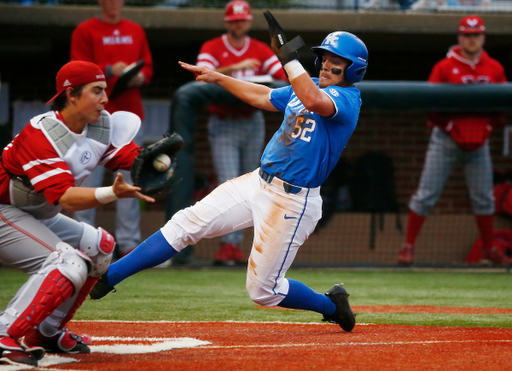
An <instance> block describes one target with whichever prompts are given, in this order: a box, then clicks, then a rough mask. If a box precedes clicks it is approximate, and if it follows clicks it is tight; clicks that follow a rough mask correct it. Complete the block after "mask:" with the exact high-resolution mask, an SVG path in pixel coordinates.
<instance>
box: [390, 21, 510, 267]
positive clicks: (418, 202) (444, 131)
mask: <svg viewBox="0 0 512 371" xmlns="http://www.w3.org/2000/svg"><path fill="white" fill-rule="evenodd" d="M458 29H459V36H458V41H459V44H458V45H456V46H453V47H451V48H450V50H449V51H448V54H447V57H446V58H445V59H443V60H441V61H440V62H438V63H437V64H436V65H435V66H434V68H433V70H432V73H431V74H430V77H429V79H428V81H429V82H431V83H450V84H492V83H504V82H506V81H507V80H506V77H505V72H504V69H503V66H502V65H501V64H500V63H499V62H498V61H496V60H494V59H492V58H491V57H489V55H488V54H487V52H486V51H485V50H484V49H483V45H484V42H485V26H484V23H483V21H482V19H481V18H479V17H477V16H468V17H464V18H462V19H461V21H460V23H459V28H458ZM503 118H504V117H503V115H501V114H474V113H473V114H471V113H468V114H432V115H431V117H430V122H429V125H431V126H433V127H434V128H433V130H432V134H431V136H430V143H429V146H428V150H427V154H426V159H425V165H424V168H423V173H422V174H421V180H420V185H419V188H418V190H417V191H416V193H415V194H414V196H413V197H412V199H411V202H410V204H409V208H410V214H409V222H408V226H407V235H406V241H405V244H404V246H403V247H402V248H401V249H400V253H399V256H398V263H399V264H411V263H413V261H414V245H415V242H416V238H417V237H418V234H419V232H420V230H421V227H422V226H423V223H424V221H425V217H426V215H427V214H428V213H429V211H430V210H431V208H432V207H433V206H434V204H435V203H436V202H437V200H438V199H439V196H440V195H441V191H442V189H443V186H444V184H445V182H446V179H447V178H448V175H449V174H450V172H451V170H452V167H453V165H454V164H455V162H456V161H461V162H462V163H463V165H464V171H465V175H466V183H467V185H468V188H469V194H470V198H471V205H472V207H473V211H474V213H475V218H476V223H477V225H478V229H479V230H480V235H481V236H482V240H483V256H484V258H487V259H489V260H491V261H493V262H496V263H502V262H505V260H506V259H507V257H506V256H504V254H503V253H500V251H497V250H493V249H492V232H493V214H494V197H493V179H492V163H491V154H490V150H489V141H488V138H489V135H490V134H491V130H492V128H493V127H495V126H496V125H498V124H499V123H500V122H501V121H502V120H503ZM504 259H505V260H504Z"/></svg>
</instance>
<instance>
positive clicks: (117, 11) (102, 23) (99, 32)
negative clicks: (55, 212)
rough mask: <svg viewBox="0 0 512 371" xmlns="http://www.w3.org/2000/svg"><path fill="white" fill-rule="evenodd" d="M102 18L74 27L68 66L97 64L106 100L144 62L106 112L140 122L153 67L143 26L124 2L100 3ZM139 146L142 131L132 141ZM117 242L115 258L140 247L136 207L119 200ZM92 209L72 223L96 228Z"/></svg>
mask: <svg viewBox="0 0 512 371" xmlns="http://www.w3.org/2000/svg"><path fill="white" fill-rule="evenodd" d="M98 3H99V5H100V6H101V15H100V16H97V17H94V18H91V19H89V20H88V21H85V22H83V23H81V24H79V25H78V27H77V28H76V29H75V31H74V32H73V35H72V38H71V60H82V61H88V62H93V63H96V64H97V65H98V66H99V67H100V68H101V69H102V70H103V71H104V73H105V75H106V81H107V91H106V93H107V96H110V93H111V91H112V88H113V87H114V85H115V84H116V82H117V79H118V77H119V75H121V74H122V73H123V70H124V69H125V68H126V67H127V66H128V65H130V64H132V63H134V62H138V61H143V62H144V66H143V67H142V69H141V71H140V72H139V73H138V74H137V75H136V76H134V77H133V78H132V80H131V81H130V82H129V83H128V86H129V89H127V90H125V91H124V92H123V93H121V94H120V95H118V96H116V97H114V98H113V99H109V101H108V103H107V104H106V105H105V109H106V110H107V111H108V112H109V113H114V112H116V111H127V112H133V113H135V114H136V115H137V116H139V117H140V119H141V120H144V110H143V107H142V98H141V96H140V88H141V86H142V85H147V84H149V82H150V80H151V77H152V76H153V61H152V58H151V52H150V50H149V45H148V42H147V40H146V34H145V33H144V30H143V29H142V27H141V26H139V25H138V24H137V23H135V22H132V21H130V20H128V19H124V18H122V17H121V12H122V8H123V4H124V0H98ZM134 141H135V143H137V144H138V145H142V142H143V136H142V131H140V132H139V133H137V136H136V137H135V138H134ZM121 173H122V174H123V177H124V179H125V180H126V181H127V182H128V183H130V184H132V183H131V178H130V173H129V172H128V171H127V172H124V170H121ZM104 174H105V168H103V167H98V168H96V170H95V171H93V172H92V174H91V175H90V176H89V177H88V178H87V180H86V181H85V182H84V184H83V185H84V186H85V187H100V186H101V185H102V183H103V176H104ZM116 206H117V217H116V233H115V235H116V241H117V245H118V246H117V248H118V250H119V254H120V255H121V256H123V255H126V254H127V253H128V252H129V251H130V250H133V248H135V246H137V245H138V244H139V243H140V241H141V237H140V227H139V223H140V206H139V202H138V200H136V199H123V200H120V201H118V202H117V203H116ZM95 215H96V209H90V210H85V211H80V212H77V213H75V218H76V220H78V221H80V222H85V223H88V224H90V225H94V219H95Z"/></svg>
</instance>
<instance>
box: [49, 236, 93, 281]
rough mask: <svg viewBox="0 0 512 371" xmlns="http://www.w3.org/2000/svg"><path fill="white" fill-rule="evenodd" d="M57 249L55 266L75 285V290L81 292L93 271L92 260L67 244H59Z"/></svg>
mask: <svg viewBox="0 0 512 371" xmlns="http://www.w3.org/2000/svg"><path fill="white" fill-rule="evenodd" d="M56 247H57V251H56V253H57V258H56V259H55V260H54V261H53V264H55V266H56V267H57V269H58V270H59V272H60V273H61V274H62V275H63V276H64V277H66V278H67V279H68V280H69V281H70V282H71V283H72V284H73V287H74V288H75V290H80V289H81V288H82V286H83V285H84V283H85V280H86V279H87V275H88V273H89V272H90V271H91V269H92V261H91V259H90V258H89V257H88V256H87V255H85V254H84V253H83V252H81V251H80V250H75V249H74V248H72V247H71V246H70V245H68V244H67V243H64V242H59V243H58V244H57V246H56Z"/></svg>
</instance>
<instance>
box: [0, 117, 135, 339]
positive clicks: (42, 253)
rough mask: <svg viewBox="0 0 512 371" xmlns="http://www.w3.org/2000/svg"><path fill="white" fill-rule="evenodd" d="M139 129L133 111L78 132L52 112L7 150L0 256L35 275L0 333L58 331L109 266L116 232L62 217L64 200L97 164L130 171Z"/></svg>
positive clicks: (0, 173)
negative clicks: (62, 201) (36, 327)
mask: <svg viewBox="0 0 512 371" xmlns="http://www.w3.org/2000/svg"><path fill="white" fill-rule="evenodd" d="M130 117H132V119H130ZM139 127H140V120H139V118H138V117H137V116H136V115H134V114H132V113H127V112H118V113H115V114H113V115H110V114H109V113H108V112H107V111H103V112H102V114H101V116H100V120H98V122H97V123H94V124H88V125H86V127H85V128H84V130H83V131H82V133H80V134H78V133H73V132H72V131H71V130H69V128H68V127H67V126H66V125H65V123H64V121H63V118H62V115H61V114H60V113H59V112H54V111H50V112H47V113H45V114H42V115H39V116H36V117H34V118H33V119H32V120H31V121H30V123H29V124H28V125H27V126H26V127H25V128H24V129H23V130H22V131H21V133H20V134H19V135H17V136H16V138H14V140H13V141H12V142H11V143H10V144H8V145H7V147H5V148H4V150H3V152H2V157H1V159H2V161H1V164H0V261H1V262H2V263H5V264H7V265H9V266H11V267H13V268H16V269H19V270H22V271H23V272H25V273H27V274H30V275H31V276H30V278H29V280H28V281H27V283H26V284H25V285H24V286H23V287H22V288H21V289H20V290H19V291H18V293H17V294H16V296H15V298H14V299H13V300H12V301H11V302H10V303H9V305H8V307H7V309H6V310H5V311H3V312H2V313H0V338H2V337H6V336H10V337H12V338H15V339H18V338H20V337H21V336H23V335H24V334H25V333H26V330H27V329H29V328H32V327H34V326H35V325H39V327H38V328H39V331H40V332H41V333H42V334H44V335H45V336H48V337H51V336H54V335H55V334H57V333H59V331H62V328H63V326H65V324H66V323H67V322H68V321H69V320H70V319H71V318H72V317H73V315H74V313H75V311H76V310H77V309H78V307H80V305H81V304H82V303H83V300H84V299H85V297H86V296H87V294H88V293H89V291H90V290H91V288H92V286H93V285H94V283H95V282H96V281H97V280H98V279H99V276H101V275H102V274H103V273H104V272H106V270H107V269H108V266H109V264H110V261H111V259H112V251H113V248H114V245H115V244H114V239H113V237H112V236H110V235H109V234H108V233H107V232H106V231H104V230H102V229H101V228H98V229H95V228H93V227H91V226H89V225H86V224H82V223H79V222H77V221H75V220H73V219H71V218H69V217H67V216H66V215H63V214H59V211H60V210H61V209H62V207H61V206H60V205H59V200H60V198H61V197H62V195H63V194H64V193H65V192H66V190H67V189H69V188H70V187H74V186H79V185H80V184H81V183H82V182H83V180H84V179H85V178H86V177H87V176H88V175H89V174H90V173H91V171H92V170H94V168H96V167H97V166H98V165H102V166H105V167H107V168H109V169H112V170H115V169H118V168H121V169H129V168H130V166H131V164H132V162H133V160H134V158H135V157H136V156H137V155H138V151H137V149H139V148H140V147H139V146H137V145H136V144H135V143H133V141H132V139H133V137H134V136H135V134H136V132H137V130H138V129H139ZM19 178H21V179H23V182H22V181H20V179H19ZM27 180H28V181H30V185H31V186H32V187H33V188H34V189H32V187H30V185H29V184H28V183H27V182H26V181H27ZM34 191H35V192H34ZM57 283H58V285H57ZM41 303H43V304H41ZM57 308H58V310H57ZM50 313H51V314H50ZM43 320H44V321H43ZM41 321H43V322H41Z"/></svg>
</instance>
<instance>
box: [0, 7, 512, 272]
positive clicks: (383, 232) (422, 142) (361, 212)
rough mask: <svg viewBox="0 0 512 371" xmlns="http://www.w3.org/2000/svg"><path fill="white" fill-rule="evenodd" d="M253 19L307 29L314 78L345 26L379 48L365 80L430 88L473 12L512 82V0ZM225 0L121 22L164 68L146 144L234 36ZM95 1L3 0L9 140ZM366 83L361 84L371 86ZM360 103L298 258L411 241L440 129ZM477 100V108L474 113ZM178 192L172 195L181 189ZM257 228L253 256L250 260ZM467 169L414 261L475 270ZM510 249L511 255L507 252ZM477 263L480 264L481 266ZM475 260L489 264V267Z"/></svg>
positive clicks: (153, 90) (201, 256)
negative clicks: (364, 195)
mask: <svg viewBox="0 0 512 371" xmlns="http://www.w3.org/2000/svg"><path fill="white" fill-rule="evenodd" d="M250 3H251V6H252V9H253V14H254V23H253V26H252V29H251V32H250V33H249V35H250V36H251V37H253V38H256V39H258V40H261V41H264V42H267V43H268V41H269V40H268V39H269V37H268V30H267V24H266V22H265V20H264V18H263V15H262V11H263V10H265V9H271V10H272V12H273V14H274V15H275V17H276V18H277V19H278V20H279V22H280V23H281V25H282V26H283V28H284V29H285V30H286V32H287V35H289V38H293V37H294V36H296V35H298V34H300V36H301V37H302V38H303V39H304V41H305V43H306V47H303V48H302V49H301V50H300V51H299V54H300V57H301V62H302V64H303V65H304V66H305V68H306V69H307V70H308V72H309V73H310V74H311V75H312V76H315V75H316V72H315V69H314V58H315V56H314V54H313V53H311V52H310V51H309V48H310V47H312V46H314V45H318V44H320V43H321V41H322V40H323V38H324V37H325V36H326V35H327V34H328V33H330V32H332V31H335V30H347V31H350V32H352V33H355V34H356V35H358V36H359V37H360V38H361V39H362V40H364V42H365V43H366V45H367V47H368V50H369V67H368V72H367V74H366V76H365V80H364V81H365V82H368V83H370V82H379V81H393V82H414V81H417V82H425V81H426V80H427V78H428V76H429V74H430V71H431V69H432V67H433V65H434V64H435V63H436V62H437V61H439V60H441V59H442V58H444V57H445V56H446V52H447V50H448V48H449V47H450V46H452V45H454V44H456V43H457V25H458V23H459V20H460V19H461V17H462V16H464V15H467V14H477V15H479V16H480V17H482V19H483V20H484V22H485V25H486V34H487V41H486V44H485V49H486V51H487V52H488V53H489V55H490V56H492V57H493V58H495V59H497V60H498V61H499V62H500V63H501V64H502V65H503V66H504V67H505V72H506V73H507V75H508V77H509V78H510V76H512V75H511V71H512V0H511V1H508V0H502V1H499V0H492V1H476V0H475V1H472V0H468V1H466V0H462V1H453V0H416V1H413V0H403V1H395V0H269V1H250ZM225 5H226V1H208V0H126V2H125V9H124V11H123V16H124V17H126V18H128V19H130V20H133V21H135V22H137V23H139V24H140V25H141V26H142V27H143V28H144V30H145V32H146V35H147V38H148V42H149V46H150V49H151V53H152V55H153V62H154V76H153V79H152V81H151V84H150V85H149V86H146V87H143V88H142V90H141V93H142V95H143V103H144V109H145V112H146V117H145V119H144V123H143V125H142V128H143V129H142V130H143V134H144V141H145V142H146V143H151V142H154V141H155V140H156V139H158V138H160V137H161V135H162V133H164V132H166V131H167V130H168V129H169V121H170V117H171V112H172V109H173V107H172V106H171V99H172V97H173V95H174V93H175V92H176V90H177V89H178V88H179V87H180V86H182V85H184V84H186V83H188V82H190V81H192V80H193V76H192V75H191V74H189V73H188V72H186V71H184V70H182V69H181V68H180V67H179V66H178V63H177V62H178V61H185V62H189V63H195V61H196V58H197V53H198V51H199V49H200V47H201V45H202V44H203V43H204V42H205V41H206V40H208V39H211V38H212V37H215V36H220V35H221V34H222V33H224V32H225V29H224V22H223V14H224V6H225ZM98 13H99V6H98V5H97V2H96V1H95V0H61V1H56V0H50V1H31V0H21V1H5V0H0V80H1V93H0V134H1V141H2V143H1V145H2V146H4V145H6V144H7V143H8V142H10V140H11V138H12V136H13V135H15V134H16V133H17V132H19V130H21V129H22V128H23V126H24V125H26V124H27V122H28V120H29V119H30V118H32V117H33V116H35V115H36V114H39V113H43V112H45V111H46V110H47V108H45V107H44V102H46V101H47V100H48V99H49V98H50V97H51V96H53V95H54V94H55V75H56V73H57V71H58V70H59V68H60V67H61V66H62V65H63V64H65V63H66V62H68V61H69V54H70V40H71V33H72V32H73V30H74V28H75V27H76V26H77V25H78V24H79V23H81V22H83V21H85V20H87V19H89V18H91V17H93V16H94V15H97V14H98ZM363 86H364V83H361V89H362V90H363ZM397 107H398V106H397V105H389V106H388V107H378V106H377V105H375V104H373V105H372V104H369V105H367V106H365V101H364V94H363V106H362V110H361V116H360V120H359V124H358V127H357V129H356V131H355V133H354V135H353V136H352V138H351V139H350V141H349V144H348V146H347V148H346V149H345V151H344V152H343V154H342V159H341V160H340V162H339V164H338V165H339V166H338V167H337V168H336V169H335V171H334V172H333V175H332V177H331V178H330V179H329V180H328V182H326V184H325V186H324V187H323V191H322V193H323V197H324V217H323V219H322V220H321V221H320V224H319V226H318V227H317V231H316V232H315V233H314V234H313V235H312V236H311V237H310V239H309V240H308V241H306V243H305V244H304V245H303V247H302V248H301V250H300V251H299V253H298V255H297V258H296V260H295V263H294V266H395V265H396V264H397V254H398V251H399V249H400V247H401V246H402V244H403V242H404V238H405V228H406V225H407V217H408V207H407V205H408V202H409V199H410V197H411V196H412V194H413V193H414V191H415V190H416V188H417V186H418V183H419V177H420V175H421V170H422V167H423V163H424V159H425V151H426V149H427V144H428V140H429V134H430V131H431V128H429V127H427V125H426V122H427V117H426V111H425V109H424V108H420V107H416V106H414V105H411V106H410V107H409V108H406V109H404V108H403V107H400V108H397ZM470 108H471V107H468V109H470ZM207 119H208V115H207V113H206V112H203V111H199V112H198V117H197V129H196V139H195V160H196V161H195V165H194V166H195V168H194V172H195V178H196V188H195V195H196V199H200V198H201V197H203V196H204V195H205V194H207V193H208V191H210V190H211V189H213V188H214V187H215V186H216V175H215V170H214V167H213V165H212V161H211V155H210V148H209V143H208V138H207V128H206V122H207ZM265 120H266V133H267V135H266V136H267V140H268V139H270V137H271V135H272V134H273V133H274V132H275V131H276V130H277V128H278V127H279V126H280V124H281V120H282V114H280V113H265ZM509 125H512V121H511V118H510V115H508V116H507V119H506V121H505V123H504V126H502V127H500V128H499V129H497V130H495V131H493V133H492V135H491V138H490V144H491V153H492V156H493V166H494V171H495V174H496V177H499V178H500V180H508V179H509V172H511V171H512V163H511V158H510V156H509V151H508V140H509V131H510V127H509ZM368 152H379V153H382V154H384V155H385V156H387V157H388V158H389V159H390V160H391V162H390V167H389V169H391V174H389V172H388V176H386V177H385V178H384V180H383V181H389V180H391V181H392V184H391V186H390V187H391V189H392V192H390V193H389V194H388V195H387V196H386V197H391V198H393V193H394V194H395V195H396V200H394V201H396V202H394V201H393V200H392V201H393V202H392V205H391V206H389V207H387V208H386V207H385V208H384V209H382V210H378V211H375V212H370V211H368V210H367V209H364V208H363V207H361V206H360V204H358V199H357V197H358V196H357V193H358V187H357V172H358V169H360V164H361V162H360V161H361V158H362V156H363V155H365V154H367V153H368ZM171 197H172V195H171ZM165 198H166V197H165V196H159V199H158V202H157V203H156V204H155V205H142V209H143V212H142V220H141V232H142V235H143V238H145V237H148V236H149V235H150V234H152V233H153V232H155V231H156V230H157V229H158V228H159V227H161V226H163V224H164V223H165V221H166V213H165V207H166V206H165V201H166V200H165ZM114 207H115V206H114V205H113V204H110V205H106V206H103V207H102V208H101V209H100V210H99V212H98V214H97V223H98V224H99V225H101V226H103V227H104V228H105V229H107V230H109V231H110V232H112V233H114V230H115V225H113V223H115V218H114V217H113V215H114V213H115V210H114V209H113V208H114ZM494 220H495V229H510V230H512V222H511V220H510V217H509V216H508V215H506V214H499V215H496V216H495V218H494ZM251 232H252V231H251V230H248V231H246V233H245V238H244V244H243V246H242V250H243V251H244V252H245V253H246V254H248V253H249V251H250V247H251V240H252V238H251ZM478 234H479V233H478V229H477V227H476V224H475V221H474V218H473V214H472V210H471V206H470V203H469V196H468V192H467V188H466V183H465V180H464V174H463V171H462V168H461V167H456V168H455V169H454V171H453V172H452V174H451V175H450V178H449V179H448V182H447V184H446V186H445V187H444V190H443V193H442V196H441V199H440V200H439V202H438V203H437V204H436V206H435V207H434V209H433V210H432V212H431V214H430V216H429V218H427V221H426V223H425V226H424V228H423V230H422V231H421V234H420V236H419V238H418V241H417V244H416V260H415V264H416V265H417V266H436V267H440V266H450V267H453V266H457V267H459V266H469V265H468V264H465V263H464V261H465V258H466V256H467V254H468V253H469V252H470V250H471V248H472V246H473V245H474V243H475V242H476V240H477V238H478ZM218 244H219V243H218V241H217V240H216V239H213V240H205V241H201V242H200V243H199V244H198V245H197V246H196V247H195V251H194V257H193V260H192V265H194V264H196V265H200V264H210V263H211V260H212V259H213V254H214V253H215V251H216V249H217V247H218ZM510 251H511V254H512V249H511V250H510ZM471 266H474V265H471ZM478 266H487V265H485V264H483V265H481V264H480V265H478Z"/></svg>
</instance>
